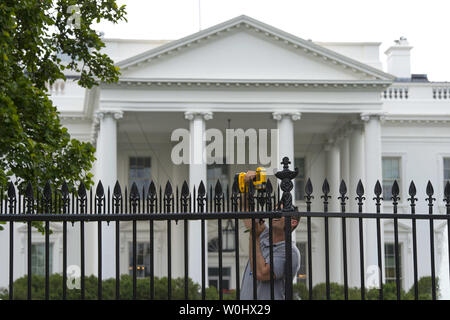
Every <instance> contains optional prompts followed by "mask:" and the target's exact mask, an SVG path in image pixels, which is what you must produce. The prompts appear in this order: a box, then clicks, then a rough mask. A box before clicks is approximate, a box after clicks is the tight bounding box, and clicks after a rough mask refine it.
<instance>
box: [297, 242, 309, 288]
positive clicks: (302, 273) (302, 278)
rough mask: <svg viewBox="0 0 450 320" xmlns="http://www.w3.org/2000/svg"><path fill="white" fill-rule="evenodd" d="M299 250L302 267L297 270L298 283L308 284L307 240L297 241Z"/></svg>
mask: <svg viewBox="0 0 450 320" xmlns="http://www.w3.org/2000/svg"><path fill="white" fill-rule="evenodd" d="M297 248H298V251H300V269H298V271H297V283H299V282H300V283H304V284H306V278H307V274H306V251H307V250H308V249H307V246H306V242H297Z"/></svg>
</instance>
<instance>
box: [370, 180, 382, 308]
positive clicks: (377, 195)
mask: <svg viewBox="0 0 450 320" xmlns="http://www.w3.org/2000/svg"><path fill="white" fill-rule="evenodd" d="M374 193H375V197H374V198H373V199H372V200H375V207H376V211H377V214H380V213H381V200H383V198H382V197H381V195H382V193H383V191H382V189H381V184H380V181H379V180H377V182H376V184H375V188H374ZM376 223H377V251H378V252H377V253H378V272H379V277H378V281H379V286H380V289H379V292H378V293H379V296H378V299H379V300H383V271H382V270H383V260H382V247H381V246H382V243H381V219H380V218H379V217H377V220H376Z"/></svg>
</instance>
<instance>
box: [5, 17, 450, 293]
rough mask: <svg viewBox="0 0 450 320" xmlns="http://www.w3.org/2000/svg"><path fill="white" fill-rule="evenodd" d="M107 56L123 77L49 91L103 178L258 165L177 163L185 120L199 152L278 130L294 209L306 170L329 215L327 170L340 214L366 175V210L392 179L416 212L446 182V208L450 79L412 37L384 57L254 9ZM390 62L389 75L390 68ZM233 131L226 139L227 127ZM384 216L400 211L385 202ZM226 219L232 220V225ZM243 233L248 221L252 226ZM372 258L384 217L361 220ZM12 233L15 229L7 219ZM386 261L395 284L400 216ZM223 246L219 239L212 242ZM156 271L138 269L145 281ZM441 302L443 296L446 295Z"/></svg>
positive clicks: (113, 42) (178, 180)
mask: <svg viewBox="0 0 450 320" xmlns="http://www.w3.org/2000/svg"><path fill="white" fill-rule="evenodd" d="M104 41H105V43H106V48H105V50H104V51H105V53H107V54H108V55H109V56H110V57H111V58H112V59H113V60H114V61H115V63H116V64H117V66H119V67H120V70H121V77H120V80H119V82H118V83H116V84H101V85H100V86H98V87H95V88H93V89H91V90H87V89H84V88H81V87H79V86H78V85H77V84H76V80H77V79H76V75H68V79H67V81H65V82H62V81H59V82H57V83H55V84H54V85H53V86H52V87H51V88H50V93H51V98H52V100H53V101H54V103H55V104H56V105H57V106H58V108H59V111H60V113H61V119H62V123H63V125H64V126H66V127H67V128H68V129H69V132H70V133H71V135H72V137H74V138H77V139H79V140H82V141H90V142H92V143H93V144H94V145H95V146H96V148H97V151H96V157H97V161H96V163H95V168H94V174H95V179H96V181H98V180H101V181H102V183H103V185H104V186H110V187H111V188H112V187H113V186H114V183H115V182H116V180H118V181H119V182H120V183H121V185H122V186H130V185H131V183H132V182H133V181H136V182H137V183H138V185H139V186H141V187H142V186H148V183H149V181H150V180H153V181H155V183H156V184H157V185H159V184H161V185H164V184H165V183H166V181H168V180H170V181H171V183H172V184H173V185H179V186H181V184H182V183H183V181H184V180H186V181H188V183H189V184H190V186H191V188H192V187H193V186H194V185H196V186H198V184H199V182H200V181H201V180H203V181H207V182H208V185H209V184H211V183H214V182H215V181H216V180H217V179H218V178H220V179H221V181H224V182H225V184H226V182H228V183H229V182H230V181H232V178H233V176H234V174H235V173H236V172H240V171H244V170H250V169H253V170H254V169H255V168H256V167H257V164H247V165H242V164H226V163H225V164H213V165H206V164H205V163H203V164H181V165H177V164H174V163H173V161H172V160H171V150H172V148H173V146H174V145H176V144H177V143H178V141H171V135H172V132H173V131H174V130H175V129H178V128H184V129H187V130H189V131H190V133H191V137H190V139H191V140H190V154H191V155H198V154H202V152H203V150H204V148H205V141H204V140H203V139H202V137H203V134H204V132H205V131H206V130H207V129H210V128H214V129H219V130H220V131H221V132H225V129H227V128H232V129H237V128H242V129H244V130H245V129H249V128H254V129H278V130H279V131H278V132H279V137H278V139H279V140H278V141H277V148H278V149H279V155H280V157H278V159H281V156H288V157H289V158H290V159H295V165H296V166H297V167H299V169H300V175H299V177H298V178H297V180H296V184H295V185H296V192H295V195H296V205H297V206H298V207H299V210H305V208H306V205H305V202H304V200H303V189H304V184H305V181H306V179H307V178H311V181H312V183H313V186H314V190H315V195H316V197H315V199H314V200H313V204H312V210H313V211H314V210H315V211H320V210H322V203H321V199H320V196H319V195H320V190H321V186H322V182H323V180H324V179H325V178H327V179H328V181H329V183H330V187H331V195H332V197H333V198H332V200H331V202H330V211H339V210H340V206H339V202H338V200H337V199H336V198H337V196H338V192H337V191H338V188H339V183H340V181H341V179H344V180H345V181H346V182H347V186H348V188H349V192H350V193H349V198H350V200H349V203H351V205H350V209H351V211H353V212H356V211H357V205H356V202H355V201H354V198H355V196H356V195H355V190H356V185H357V182H358V181H359V179H361V180H362V181H363V182H364V186H365V189H366V198H367V199H368V201H366V204H365V211H366V212H375V204H374V202H373V201H371V199H372V198H373V193H372V191H373V186H374V185H375V183H376V181H377V180H380V181H383V187H385V188H384V189H385V190H384V192H385V193H386V194H385V196H386V198H387V197H388V196H389V192H390V186H391V185H392V183H393V181H394V180H397V181H398V183H399V186H400V204H399V213H400V214H409V213H410V211H409V210H410V207H409V202H408V201H407V199H408V197H409V196H408V188H409V184H410V182H411V180H414V182H415V185H416V187H417V195H418V198H419V200H418V202H417V207H416V212H417V213H428V206H427V203H426V202H425V197H426V193H425V187H426V184H427V182H428V180H430V181H431V182H432V183H433V185H434V188H435V197H436V199H437V200H436V205H435V212H438V213H445V209H446V208H445V203H444V202H443V201H442V199H443V188H444V182H445V181H448V180H450V126H449V122H450V84H449V83H447V82H431V81H429V80H428V79H427V77H426V75H417V74H411V72H410V56H411V52H412V48H413V47H412V46H411V45H409V44H408V42H407V40H406V39H404V38H401V39H400V40H398V41H396V43H394V44H393V45H392V46H391V47H390V48H389V49H388V50H387V51H386V52H385V53H384V54H385V56H384V55H383V56H382V57H380V54H379V48H380V43H378V42H361V43H360V42H358V43H347V42H345V43H337V42H332V43H326V42H321V43H316V42H313V41H310V40H303V39H302V38H300V37H297V36H294V35H292V34H289V33H286V32H284V31H282V30H279V29H277V28H275V27H273V26H269V25H267V24H264V23H262V22H260V21H257V20H255V19H252V18H250V17H247V16H239V17H236V18H234V19H231V20H229V21H226V22H224V23H221V24H218V25H215V26H213V27H211V28H208V29H205V30H202V31H200V32H197V33H194V34H192V35H190V36H187V37H184V38H182V39H179V40H175V41H155V40H148V41H147V40H125V39H104ZM382 59H386V66H387V69H386V70H382V69H383V67H382ZM224 136H225V134H224ZM382 210H383V212H392V204H391V202H390V201H385V202H384V203H383V207H382ZM305 220H306V219H302V221H301V225H300V228H298V230H297V231H296V234H295V239H296V242H297V245H298V247H299V248H300V251H301V253H302V267H301V270H300V274H299V277H298V280H297V281H306V283H308V281H307V279H308V270H307V266H308V263H307V254H306V250H307V245H306V240H307V237H306V221H305ZM312 221H313V224H312V244H313V245H312V257H313V259H312V261H313V270H314V272H313V283H314V284H316V283H320V282H324V281H325V266H324V264H325V251H324V245H323V239H324V223H323V219H321V218H314V219H312ZM340 223H341V222H340V219H330V245H331V247H330V255H331V256H330V266H331V269H330V270H331V281H333V282H340V283H342V282H343V270H342V258H341V255H342V253H341V250H342V247H341V243H342V240H341V237H342V234H341V224H340ZM357 223H358V222H357V221H348V223H347V228H348V230H347V236H348V245H349V248H348V257H349V284H350V286H359V284H360V280H359V279H360V273H359V242H358V241H359V240H358V236H359V234H358V224H357ZM15 225H16V232H15V244H16V245H15V253H14V257H15V261H14V264H15V268H14V278H18V277H21V276H23V275H25V274H26V270H27V269H26V266H27V264H26V246H27V244H26V243H27V242H26V225H22V224H20V223H17V224H15ZM225 225H226V223H225ZM155 227H156V231H155V250H156V253H155V254H156V260H155V268H156V270H155V272H156V276H164V275H165V274H166V270H167V256H166V254H167V251H166V250H165V248H166V245H167V243H166V233H165V224H163V223H156V224H155ZM173 228H174V230H172V237H173V238H172V241H173V248H174V249H173V255H172V259H173V267H172V272H173V277H182V276H183V275H184V260H183V259H184V258H183V254H182V250H183V224H182V222H180V223H178V224H177V225H175V224H174V226H173ZM242 228H243V226H242ZM364 228H365V229H364V234H365V244H366V248H365V249H366V250H365V252H366V256H365V265H366V266H367V267H369V266H371V265H377V252H376V250H373V248H376V246H375V243H376V242H375V241H376V233H375V222H374V221H367V222H366V223H365V224H364ZM6 229H7V228H6ZM52 229H53V231H54V232H53V234H52V235H51V236H50V240H51V243H52V254H51V270H52V272H62V240H61V239H62V232H61V226H60V225H59V224H57V223H55V224H52ZM68 229H69V236H68V239H69V240H68V243H69V248H68V252H69V257H68V259H69V260H68V265H79V263H80V258H79V227H78V226H77V224H75V225H74V226H73V227H72V226H70V224H69V227H68ZM96 230H97V225H96V224H92V226H91V225H90V223H87V226H86V250H87V252H86V254H87V256H86V272H87V274H96V273H97V258H96V257H97V244H96V239H97V236H96V232H97V231H96ZM130 230H131V225H130V224H128V223H123V225H121V228H120V231H121V233H120V234H121V235H120V245H121V247H120V250H121V262H120V263H121V272H122V273H130V272H131V269H130V268H131V267H130V258H129V257H130V254H131V252H130V245H129V244H130V242H131V233H130ZM198 230H199V224H198V223H197V222H192V223H191V228H190V234H189V237H190V241H189V245H190V260H189V265H190V276H191V277H192V278H193V279H194V280H197V281H199V279H200V275H201V273H200V272H201V269H200V250H199V243H200V235H199V232H198ZM207 230H208V234H209V239H208V240H209V241H213V240H214V239H213V238H214V237H215V236H216V235H217V223H216V222H214V221H212V222H210V223H208V227H207ZM417 230H418V246H419V247H418V263H419V264H418V272H419V278H420V277H423V276H429V275H430V250H429V246H430V244H429V225H428V222H427V221H418V222H417ZM446 230H447V229H446V222H445V221H442V220H438V221H435V230H434V232H435V238H436V243H435V247H436V248H435V249H436V266H437V275H438V276H439V277H440V280H441V286H442V287H448V281H449V280H448V272H449V270H448V267H449V264H448V254H447V247H446V241H447V240H446ZM382 232H383V238H384V246H383V258H384V264H385V268H384V270H382V272H383V274H384V276H385V279H386V281H391V280H393V279H392V271H393V270H394V269H393V268H394V264H393V258H392V252H393V251H392V250H393V241H394V236H393V224H392V221H388V220H386V221H383V225H382ZM148 234H149V232H148V226H147V224H142V225H139V224H138V235H137V237H138V238H137V239H138V264H139V265H140V266H141V267H143V268H142V269H141V270H146V268H145V267H146V265H147V264H148V243H149V236H148ZM102 235H103V239H102V241H103V248H104V249H103V253H102V254H103V277H104V278H107V277H113V276H114V270H115V269H114V268H115V267H114V266H115V264H114V263H115V260H114V226H113V224H111V225H110V226H107V225H106V224H105V225H104V227H103V232H102ZM8 236H9V233H8V232H7V230H5V231H3V232H0V256H1V258H0V261H2V263H0V287H7V285H8V279H9V278H8V274H9V273H8V263H5V262H6V261H8V254H9V253H8V248H9V247H8V243H9V238H8ZM245 237H246V235H245V234H244V233H242V234H241V236H240V239H241V242H240V244H239V245H240V253H241V257H240V259H241V260H240V261H241V263H240V267H241V270H239V273H240V274H241V275H242V271H243V268H244V267H245V262H246V260H247V257H248V241H247V240H246V239H247V238H245ZM43 240H44V238H43V236H42V235H40V234H39V233H33V243H34V246H35V247H34V249H33V254H34V256H36V257H37V258H36V259H34V261H33V270H35V271H36V272H37V273H39V272H41V270H43V265H42V261H43V260H42V259H40V258H39V255H42V254H43V250H41V249H42V248H43V247H42V245H43ZM399 240H400V257H401V261H400V265H401V281H402V286H403V288H404V289H405V290H409V289H410V288H411V286H412V285H413V263H412V261H413V258H412V233H411V222H410V221H409V220H405V221H402V220H400V221H399ZM210 244H211V246H212V247H213V245H212V244H213V242H210ZM211 250H212V252H209V253H208V257H209V258H208V270H209V274H210V275H209V283H210V284H211V285H212V284H216V283H217V276H215V274H216V269H214V268H217V265H218V262H217V252H214V250H213V248H212V249H211ZM234 259H235V258H234V253H233V252H224V262H223V263H224V268H225V269H224V270H226V271H225V272H226V273H225V274H224V279H225V283H224V286H225V287H226V288H229V289H233V288H234V287H235V282H234V281H235V274H236V270H235V263H234V261H235V260H234ZM145 274H146V271H141V272H139V273H138V275H139V276H144V275H145ZM443 294H444V297H448V296H445V292H444V293H443Z"/></svg>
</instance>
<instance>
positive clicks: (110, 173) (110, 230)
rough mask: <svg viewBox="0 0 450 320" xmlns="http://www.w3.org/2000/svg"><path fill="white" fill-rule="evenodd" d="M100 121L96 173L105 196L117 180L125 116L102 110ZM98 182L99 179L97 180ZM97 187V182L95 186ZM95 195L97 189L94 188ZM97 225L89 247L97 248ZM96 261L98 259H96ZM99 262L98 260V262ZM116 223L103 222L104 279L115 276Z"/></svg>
mask: <svg viewBox="0 0 450 320" xmlns="http://www.w3.org/2000/svg"><path fill="white" fill-rule="evenodd" d="M96 116H97V118H98V119H99V122H100V128H99V133H98V140H97V164H96V174H97V178H98V180H101V182H102V184H103V187H104V190H105V196H106V195H107V192H108V187H109V188H110V190H111V192H112V190H113V188H114V184H115V183H116V181H117V120H119V119H121V118H122V117H123V112H122V111H120V110H101V111H99V112H97V114H96ZM97 183H98V181H97ZM96 187H97V184H96V185H95V186H94V188H96ZM93 191H94V192H93V194H94V195H95V189H94V190H93ZM96 228H97V226H95V227H93V228H92V229H93V231H94V232H92V234H95V237H94V239H92V240H94V241H93V242H95V244H94V243H91V242H86V243H88V244H89V245H87V246H86V247H87V248H91V249H92V250H97V243H96V242H97V240H96V239H97V229H96ZM94 261H97V259H95V260H94ZM96 263H97V262H96ZM115 266H116V262H115V225H114V224H113V223H110V224H109V226H108V225H107V223H106V222H102V277H103V279H107V278H112V277H115Z"/></svg>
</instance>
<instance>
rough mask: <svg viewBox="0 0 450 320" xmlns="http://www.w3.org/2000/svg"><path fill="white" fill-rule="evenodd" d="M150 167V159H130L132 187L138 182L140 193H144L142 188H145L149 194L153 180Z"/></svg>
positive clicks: (129, 181)
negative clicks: (151, 180)
mask: <svg viewBox="0 0 450 320" xmlns="http://www.w3.org/2000/svg"><path fill="white" fill-rule="evenodd" d="M150 167H151V159H150V157H130V170H129V177H128V183H129V184H130V187H131V185H132V184H133V182H136V185H137V187H138V190H139V193H141V192H142V188H144V190H145V192H147V190H148V187H149V185H150V179H151V174H150Z"/></svg>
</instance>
